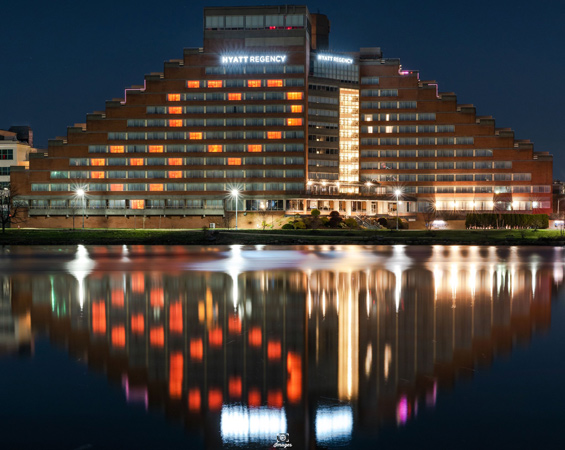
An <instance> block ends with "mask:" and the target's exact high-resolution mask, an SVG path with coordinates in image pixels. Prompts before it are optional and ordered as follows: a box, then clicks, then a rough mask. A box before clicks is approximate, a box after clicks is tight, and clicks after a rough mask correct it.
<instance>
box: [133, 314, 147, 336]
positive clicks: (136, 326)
mask: <svg viewBox="0 0 565 450" xmlns="http://www.w3.org/2000/svg"><path fill="white" fill-rule="evenodd" d="M131 331H132V333H133V334H143V332H144V331H145V318H144V317H143V314H134V315H133V316H131Z"/></svg>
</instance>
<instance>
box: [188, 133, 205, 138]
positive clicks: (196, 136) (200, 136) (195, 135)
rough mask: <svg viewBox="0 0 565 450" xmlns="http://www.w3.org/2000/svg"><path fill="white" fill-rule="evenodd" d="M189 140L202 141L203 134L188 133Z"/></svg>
mask: <svg viewBox="0 0 565 450" xmlns="http://www.w3.org/2000/svg"><path fill="white" fill-rule="evenodd" d="M188 138H189V139H202V133H201V132H195V133H188Z"/></svg>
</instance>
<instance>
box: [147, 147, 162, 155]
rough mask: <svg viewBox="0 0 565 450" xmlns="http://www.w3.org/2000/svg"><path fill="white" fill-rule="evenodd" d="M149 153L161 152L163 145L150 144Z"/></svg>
mask: <svg viewBox="0 0 565 450" xmlns="http://www.w3.org/2000/svg"><path fill="white" fill-rule="evenodd" d="M149 153H163V146H162V145H150V146H149Z"/></svg>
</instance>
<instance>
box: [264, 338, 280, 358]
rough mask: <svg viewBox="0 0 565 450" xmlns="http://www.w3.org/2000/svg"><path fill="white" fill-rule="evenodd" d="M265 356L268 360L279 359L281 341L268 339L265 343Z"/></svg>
mask: <svg viewBox="0 0 565 450" xmlns="http://www.w3.org/2000/svg"><path fill="white" fill-rule="evenodd" d="M267 356H268V358H269V359H270V360H278V359H281V343H280V342H279V341H269V342H268V343H267Z"/></svg>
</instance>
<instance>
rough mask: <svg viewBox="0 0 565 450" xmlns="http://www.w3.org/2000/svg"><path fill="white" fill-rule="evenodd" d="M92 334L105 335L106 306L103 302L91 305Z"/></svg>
mask: <svg viewBox="0 0 565 450" xmlns="http://www.w3.org/2000/svg"><path fill="white" fill-rule="evenodd" d="M92 332H93V333H95V334H105V333H106V304H105V303H104V302H103V301H98V302H93V303H92Z"/></svg>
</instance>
